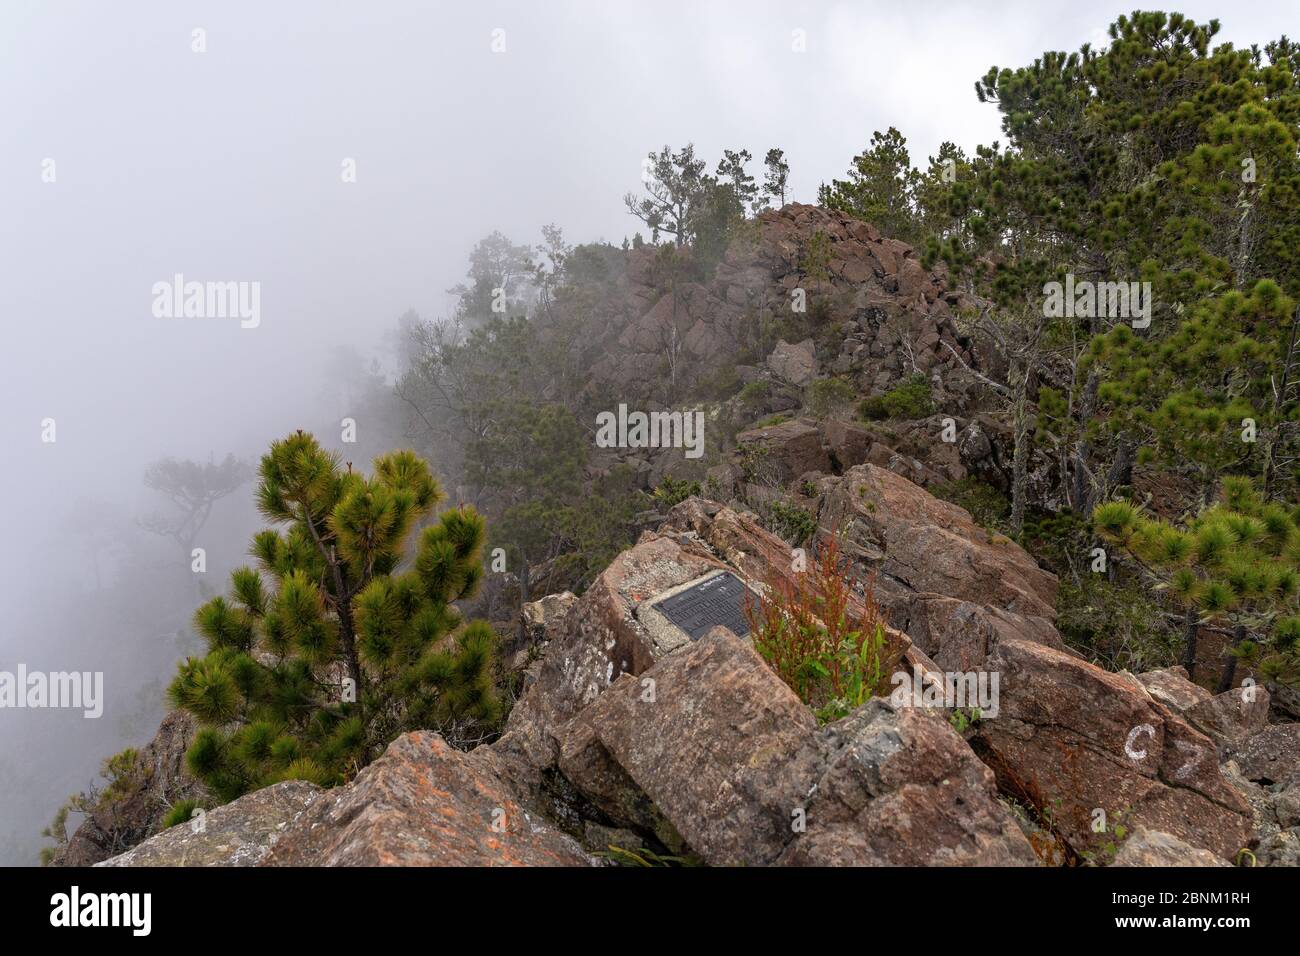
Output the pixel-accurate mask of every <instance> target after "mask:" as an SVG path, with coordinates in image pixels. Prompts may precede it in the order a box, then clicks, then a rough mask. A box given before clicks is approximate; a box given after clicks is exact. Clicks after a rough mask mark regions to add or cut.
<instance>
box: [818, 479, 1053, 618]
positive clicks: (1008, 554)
mask: <svg viewBox="0 0 1300 956" xmlns="http://www.w3.org/2000/svg"><path fill="white" fill-rule="evenodd" d="M818 534H819V538H820V540H823V541H824V540H825V539H826V538H827V537H828V536H829V535H832V534H840V535H842V536H843V542H842V545H841V550H842V551H843V553H844V554H845V555H846V556H847V557H848V558H850V559H851V560H852V561H853V563H854V565H855V567H856V569H857V572H858V574H859V575H860V576H862V577H863V578H865V577H867V576H869V575H871V574H873V573H875V574H876V579H877V583H878V585H879V586H880V588H881V590H882V592H883V593H886V594H887V593H889V592H893V593H894V594H900V593H901V594H907V593H914V592H928V593H933V594H939V595H943V596H946V597H950V598H959V599H961V600H964V601H970V602H972V603H974V604H981V605H990V606H993V607H998V608H1002V609H1004V610H1007V611H1012V612H1014V613H1016V614H1020V615H1024V616H1027V617H1041V618H1044V619H1046V620H1049V621H1051V620H1055V618H1056V589H1057V582H1056V577H1055V575H1053V574H1051V573H1049V572H1047V571H1044V570H1042V569H1041V568H1039V567H1038V565H1037V563H1036V562H1035V561H1034V559H1033V558H1032V557H1030V556H1029V554H1028V553H1027V552H1025V550H1024V549H1023V548H1021V547H1020V546H1019V545H1017V544H1016V543H1015V542H1013V541H1011V540H1009V539H1007V538H1003V537H1000V536H997V535H993V534H990V533H989V532H988V531H986V530H984V529H983V528H981V527H980V526H979V525H977V524H976V523H975V521H974V520H973V519H972V518H971V516H970V514H968V513H967V512H966V511H965V510H964V509H962V508H959V507H957V506H956V505H954V504H950V503H948V502H946V501H941V500H940V499H938V498H935V497H934V496H933V495H931V494H929V493H928V492H927V491H925V490H924V489H923V488H920V487H918V486H917V485H915V484H913V483H912V482H910V481H908V480H907V479H906V478H903V477H901V476H900V475H897V474H894V473H893V472H892V471H890V470H888V469H886V468H881V467H879V466H877V465H873V464H864V465H859V466H857V467H854V468H851V469H850V470H849V471H847V472H846V473H845V474H844V477H843V478H842V479H840V481H839V482H838V484H837V485H836V487H835V488H834V489H833V490H832V491H831V492H830V494H828V495H827V497H826V500H825V502H824V504H823V507H822V512H821V516H820V528H819V531H818Z"/></svg>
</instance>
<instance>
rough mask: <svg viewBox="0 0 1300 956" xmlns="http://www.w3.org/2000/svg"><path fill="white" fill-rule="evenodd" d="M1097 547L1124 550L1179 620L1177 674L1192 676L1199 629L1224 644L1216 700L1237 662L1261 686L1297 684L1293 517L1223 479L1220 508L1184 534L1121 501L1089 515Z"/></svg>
mask: <svg viewBox="0 0 1300 956" xmlns="http://www.w3.org/2000/svg"><path fill="white" fill-rule="evenodd" d="M1093 526H1094V528H1096V530H1097V531H1098V533H1100V534H1101V535H1102V537H1104V538H1106V539H1107V540H1110V541H1115V542H1118V543H1120V544H1122V545H1123V546H1124V548H1125V549H1126V550H1127V551H1128V552H1129V553H1130V554H1132V555H1133V556H1134V557H1135V558H1136V559H1137V560H1138V561H1139V562H1140V563H1141V565H1142V567H1143V568H1144V569H1145V570H1146V572H1147V573H1148V574H1149V575H1150V576H1151V577H1152V578H1153V579H1154V580H1155V581H1156V582H1157V586H1158V587H1161V588H1162V589H1164V590H1166V592H1167V593H1168V594H1169V596H1170V597H1171V599H1172V600H1173V602H1174V604H1175V605H1176V606H1177V607H1178V608H1180V609H1181V610H1182V612H1183V614H1184V624H1185V628H1186V641H1187V646H1186V652H1185V656H1184V659H1183V665H1184V666H1185V667H1186V668H1187V669H1188V671H1189V672H1190V673H1192V675H1193V676H1195V666H1196V641H1197V635H1198V633H1199V632H1200V630H1201V628H1203V627H1213V626H1216V625H1217V626H1219V627H1221V628H1225V629H1227V630H1229V632H1230V633H1231V635H1232V653H1231V657H1230V659H1229V660H1228V661H1227V665H1228V666H1227V667H1226V668H1225V670H1224V673H1223V675H1222V677H1221V679H1220V686H1219V691H1220V692H1222V691H1225V690H1228V689H1229V688H1230V687H1231V686H1232V683H1233V679H1234V675H1235V671H1236V662H1237V661H1238V660H1244V661H1245V662H1246V663H1248V664H1250V665H1252V666H1255V667H1257V668H1258V670H1259V673H1260V675H1261V676H1262V677H1263V678H1264V679H1265V680H1267V681H1270V682H1278V683H1284V684H1290V685H1295V684H1297V683H1300V507H1294V508H1286V507H1283V506H1282V505H1280V504H1278V503H1277V502H1273V501H1267V500H1266V499H1265V498H1264V497H1263V496H1262V495H1261V494H1260V493H1259V491H1258V490H1257V489H1256V488H1255V486H1254V484H1253V482H1251V481H1250V479H1248V478H1244V477H1240V476H1230V477H1227V478H1224V479H1223V494H1222V500H1221V501H1219V502H1217V503H1215V504H1214V505H1213V506H1211V507H1208V508H1205V509H1204V510H1202V511H1201V513H1200V514H1199V515H1197V516H1196V517H1195V518H1194V519H1193V520H1192V521H1190V522H1189V523H1188V524H1187V525H1186V526H1185V527H1179V526H1176V525H1174V524H1171V523H1169V522H1166V521H1160V520H1155V519H1151V518H1147V517H1145V516H1144V515H1142V514H1141V513H1140V512H1139V511H1138V510H1137V509H1136V508H1135V507H1134V506H1133V505H1132V504H1130V503H1128V502H1127V501H1111V502H1107V503H1105V504H1103V505H1100V506H1099V507H1098V508H1097V509H1096V511H1094V512H1093Z"/></svg>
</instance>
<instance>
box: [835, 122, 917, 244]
mask: <svg viewBox="0 0 1300 956" xmlns="http://www.w3.org/2000/svg"><path fill="white" fill-rule="evenodd" d="M920 178H921V177H920V173H918V172H917V171H916V170H915V169H913V168H912V160H911V157H910V156H909V154H908V152H907V139H906V138H905V137H904V136H903V134H902V133H900V132H899V131H898V130H896V129H895V128H894V127H892V126H891V127H890V128H889V131H888V132H886V133H882V132H880V131H879V130H876V132H874V133H872V134H871V148H870V149H868V150H866V151H864V152H862V153H859V154H858V155H857V156H854V157H853V165H852V166H851V167H849V173H848V179H833V180H831V184H830V185H829V186H827V185H825V184H823V185H822V186H821V187H820V188H819V189H818V190H817V203H818V205H821V206H825V207H826V208H827V209H838V210H840V211H841V212H846V213H848V214H849V215H851V216H854V217H856V218H858V219H862V220H865V221H866V222H869V223H871V224H872V225H874V226H875V227H876V228H877V229H879V230H880V231H881V232H882V233H884V234H885V235H887V236H890V237H892V238H894V239H901V240H903V241H904V242H912V243H916V242H918V241H919V239H920V233H919V230H918V223H917V211H916V190H917V186H918V185H919V182H920Z"/></svg>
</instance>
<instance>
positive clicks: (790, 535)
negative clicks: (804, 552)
mask: <svg viewBox="0 0 1300 956" xmlns="http://www.w3.org/2000/svg"><path fill="white" fill-rule="evenodd" d="M765 510H766V512H767V514H766V519H767V520H766V522H765V523H766V524H767V527H768V530H770V531H771V532H772V533H773V534H775V535H777V536H778V537H781V538H784V539H785V540H786V541H789V542H790V543H791V544H793V545H801V544H803V543H804V542H805V541H807V540H808V539H809V538H811V537H812V536H813V533H814V532H815V531H816V530H817V519H816V518H814V517H813V516H812V514H811V513H810V512H809V511H808V510H807V509H805V508H800V507H799V506H798V505H788V504H786V503H785V502H783V501H773V502H771V503H770V504H768V506H767V508H766V509H765Z"/></svg>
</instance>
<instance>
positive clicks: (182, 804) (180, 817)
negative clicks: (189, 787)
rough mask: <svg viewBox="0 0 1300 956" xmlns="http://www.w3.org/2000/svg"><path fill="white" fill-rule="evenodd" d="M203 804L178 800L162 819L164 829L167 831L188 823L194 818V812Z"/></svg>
mask: <svg viewBox="0 0 1300 956" xmlns="http://www.w3.org/2000/svg"><path fill="white" fill-rule="evenodd" d="M200 806H202V804H200V803H199V801H197V800H177V801H176V802H175V803H173V804H172V805H171V806H170V807H169V808H168V809H167V813H166V814H165V815H164V816H163V819H162V828H163V829H164V830H167V829H169V828H171V827H174V826H176V824H178V823H188V822H189V821H190V820H191V819H192V818H193V817H194V811H195V810H197V809H199V807H200Z"/></svg>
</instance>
